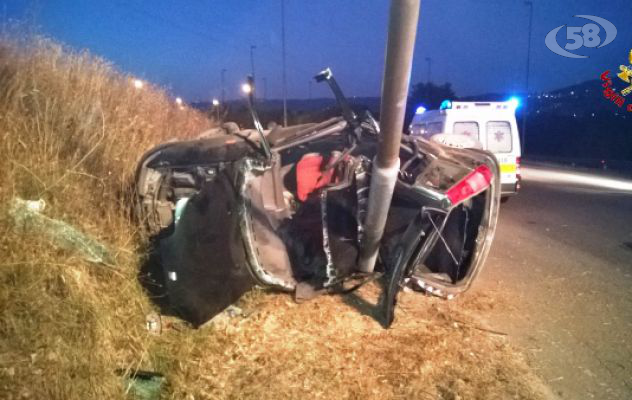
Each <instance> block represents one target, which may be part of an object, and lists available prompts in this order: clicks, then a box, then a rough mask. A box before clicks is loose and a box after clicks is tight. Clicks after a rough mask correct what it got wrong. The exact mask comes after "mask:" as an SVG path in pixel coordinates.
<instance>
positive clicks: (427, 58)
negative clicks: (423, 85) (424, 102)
mask: <svg viewBox="0 0 632 400" xmlns="http://www.w3.org/2000/svg"><path fill="white" fill-rule="evenodd" d="M426 61H427V62H428V80H427V81H428V83H430V73H431V71H432V58H430V57H426Z"/></svg>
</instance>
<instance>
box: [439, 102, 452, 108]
mask: <svg viewBox="0 0 632 400" xmlns="http://www.w3.org/2000/svg"><path fill="white" fill-rule="evenodd" d="M451 108H452V102H451V101H450V100H443V102H441V106H439V110H449V109H451Z"/></svg>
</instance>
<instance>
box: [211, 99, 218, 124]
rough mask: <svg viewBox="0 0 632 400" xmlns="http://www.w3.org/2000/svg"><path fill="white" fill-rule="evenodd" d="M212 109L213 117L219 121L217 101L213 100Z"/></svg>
mask: <svg viewBox="0 0 632 400" xmlns="http://www.w3.org/2000/svg"><path fill="white" fill-rule="evenodd" d="M212 103H213V108H214V109H215V117H216V118H217V120H218V121H219V100H217V99H215V98H213V101H212Z"/></svg>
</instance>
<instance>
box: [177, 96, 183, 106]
mask: <svg viewBox="0 0 632 400" xmlns="http://www.w3.org/2000/svg"><path fill="white" fill-rule="evenodd" d="M176 104H177V105H179V106H181V105H182V99H181V98H180V97H176Z"/></svg>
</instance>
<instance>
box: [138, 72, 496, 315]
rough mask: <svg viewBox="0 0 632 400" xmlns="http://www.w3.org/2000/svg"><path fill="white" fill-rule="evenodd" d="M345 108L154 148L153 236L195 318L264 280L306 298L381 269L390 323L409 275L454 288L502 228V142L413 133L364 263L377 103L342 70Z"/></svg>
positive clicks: (149, 169)
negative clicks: (495, 145)
mask: <svg viewBox="0 0 632 400" xmlns="http://www.w3.org/2000/svg"><path fill="white" fill-rule="evenodd" d="M316 78H317V80H318V81H326V82H327V83H329V84H330V86H331V88H332V89H333V91H334V95H335V97H336V99H337V101H338V104H339V107H340V110H341V116H339V117H334V118H331V119H328V120H325V121H322V122H318V123H309V124H302V125H295V126H288V127H280V126H279V127H275V128H274V129H271V130H264V129H263V128H262V126H261V123H260V121H259V118H258V115H257V112H256V109H255V107H254V102H253V101H252V98H250V101H249V106H250V112H251V116H252V118H253V123H254V126H255V129H246V130H239V129H234V125H232V128H233V129H228V128H230V127H231V125H227V126H226V127H227V129H220V130H219V133H216V134H214V135H211V136H210V137H203V138H200V139H196V140H188V141H179V142H171V143H166V144H163V145H160V146H158V147H156V148H154V149H153V150H151V151H149V152H148V153H147V154H145V155H144V157H143V158H142V159H141V160H140V163H139V166H138V170H137V174H136V192H137V203H136V208H137V213H138V215H139V216H140V218H141V221H142V224H143V225H144V226H145V227H146V229H147V230H148V232H149V234H150V235H151V236H152V237H153V243H154V245H155V247H156V252H157V254H158V258H159V263H160V265H161V267H162V269H163V270H164V278H165V279H164V280H165V286H166V292H167V296H168V299H169V304H170V306H171V307H172V308H173V309H175V310H176V311H177V312H178V313H179V314H180V315H181V316H183V317H184V318H185V319H187V320H189V321H191V322H193V323H194V324H195V325H199V324H202V323H203V322H205V321H207V320H208V319H210V318H211V317H212V316H214V315H215V314H217V313H219V312H220V311H221V310H222V309H224V308H225V307H227V306H228V305H229V304H231V303H233V302H235V301H236V300H237V299H238V298H239V297H240V296H241V295H242V294H243V293H245V292H246V291H248V290H249V289H250V288H251V287H253V285H258V286H261V287H265V288H273V289H278V290H281V291H286V292H290V293H293V294H294V296H295V298H296V299H297V300H306V299H310V298H313V297H316V296H317V295H320V294H323V293H328V294H335V293H348V292H350V291H353V290H355V289H357V288H359V287H360V286H362V285H363V284H365V283H366V282H369V281H371V280H374V279H376V278H380V280H379V281H380V282H382V283H383V287H384V294H383V296H382V299H381V307H382V309H383V311H384V312H383V320H382V321H381V322H382V324H383V325H384V326H385V327H388V326H390V325H391V323H392V322H393V319H394V312H395V311H394V310H395V305H396V302H397V295H398V292H399V291H400V289H401V288H402V287H404V286H405V285H408V286H411V287H412V288H413V289H416V290H418V291H422V292H425V293H428V294H432V295H435V296H440V297H444V298H446V299H450V298H452V297H454V296H455V295H457V294H459V293H461V292H463V291H465V290H467V289H468V288H469V287H470V285H471V284H472V282H473V280H474V279H475V278H476V276H477V275H478V274H479V272H480V271H481V268H482V266H483V263H484V262H485V259H486V257H487V253H488V251H489V248H490V244H491V241H492V238H493V235H494V230H495V227H496V220H497V214H498V205H499V200H500V197H499V196H500V183H499V168H498V164H497V161H496V159H495V158H494V156H493V155H492V154H491V153H488V152H486V151H482V150H476V149H459V148H450V147H447V146H444V145H441V144H437V143H432V142H429V141H426V140H425V139H423V138H419V137H410V136H404V137H403V138H402V141H401V144H400V147H399V158H400V161H401V163H400V167H399V170H398V174H397V181H396V184H395V188H394V194H393V198H392V202H391V203H390V209H389V210H388V215H387V218H386V226H385V228H384V233H383V236H382V239H381V241H380V242H379V257H378V262H377V267H376V268H375V270H374V271H371V272H365V271H363V270H362V268H359V267H358V257H359V253H360V250H361V248H362V245H363V236H364V234H365V226H366V222H367V221H366V220H365V219H366V212H367V201H368V195H369V189H370V185H371V179H370V178H371V175H372V171H373V169H374V166H373V159H374V156H375V154H376V149H377V146H378V142H379V140H380V129H379V124H378V123H377V121H376V120H375V119H374V118H373V116H372V115H371V113H369V112H368V111H367V112H364V113H359V114H357V113H355V112H354V111H353V110H352V109H351V108H350V107H349V106H348V104H347V102H346V100H345V98H344V96H343V95H342V92H341V91H340V89H339V87H338V86H337V84H336V82H335V80H334V78H333V76H332V74H331V71H329V70H326V71H323V73H321V74H319V75H318V76H317V77H316Z"/></svg>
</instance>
